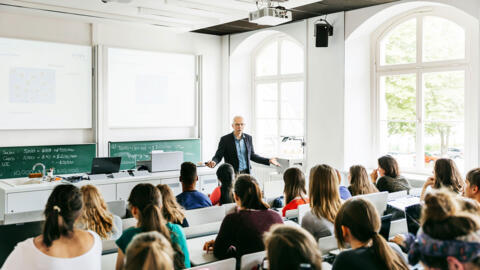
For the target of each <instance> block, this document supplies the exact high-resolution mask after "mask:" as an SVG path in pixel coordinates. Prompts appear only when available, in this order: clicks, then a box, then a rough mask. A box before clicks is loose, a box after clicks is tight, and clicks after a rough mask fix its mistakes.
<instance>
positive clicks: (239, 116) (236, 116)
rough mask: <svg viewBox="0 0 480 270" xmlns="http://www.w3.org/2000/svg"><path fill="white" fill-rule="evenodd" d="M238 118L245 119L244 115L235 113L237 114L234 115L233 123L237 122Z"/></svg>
mask: <svg viewBox="0 0 480 270" xmlns="http://www.w3.org/2000/svg"><path fill="white" fill-rule="evenodd" d="M237 118H242V120H243V116H241V115H235V116H234V117H233V119H232V124H233V123H235V119H237Z"/></svg>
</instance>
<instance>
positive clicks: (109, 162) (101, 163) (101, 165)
mask: <svg viewBox="0 0 480 270" xmlns="http://www.w3.org/2000/svg"><path fill="white" fill-rule="evenodd" d="M121 162H122V157H101V158H93V162H92V171H91V172H90V174H109V173H117V172H118V171H119V170H120V163H121Z"/></svg>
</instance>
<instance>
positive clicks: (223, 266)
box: [189, 258, 237, 270]
mask: <svg viewBox="0 0 480 270" xmlns="http://www.w3.org/2000/svg"><path fill="white" fill-rule="evenodd" d="M236 265H237V260H236V259H235V258H230V259H226V260H221V261H216V262H213V263H208V264H203V265H200V266H196V267H192V268H189V269H190V270H200V269H208V270H235V267H236Z"/></svg>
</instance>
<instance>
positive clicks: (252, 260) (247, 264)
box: [240, 251, 267, 270]
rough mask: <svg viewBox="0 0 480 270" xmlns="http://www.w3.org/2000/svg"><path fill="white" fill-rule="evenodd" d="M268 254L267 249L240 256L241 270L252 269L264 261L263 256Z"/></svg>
mask: <svg viewBox="0 0 480 270" xmlns="http://www.w3.org/2000/svg"><path fill="white" fill-rule="evenodd" d="M266 256H267V252H266V251H260V252H255V253H250V254H245V255H243V256H242V257H241V258H240V270H251V269H252V268H253V267H255V266H257V265H259V264H261V263H262V261H263V258H265V257H266Z"/></svg>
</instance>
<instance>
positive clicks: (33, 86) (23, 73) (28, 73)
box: [9, 67, 56, 104]
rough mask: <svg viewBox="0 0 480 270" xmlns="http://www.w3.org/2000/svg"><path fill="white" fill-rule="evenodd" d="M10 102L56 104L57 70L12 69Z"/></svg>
mask: <svg viewBox="0 0 480 270" xmlns="http://www.w3.org/2000/svg"><path fill="white" fill-rule="evenodd" d="M9 85H10V87H9V88H10V102H11V103H31V104H55V85H56V83H55V70H53V69H42V68H26V67H19V68H12V69H11V70H10V83H9Z"/></svg>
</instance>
